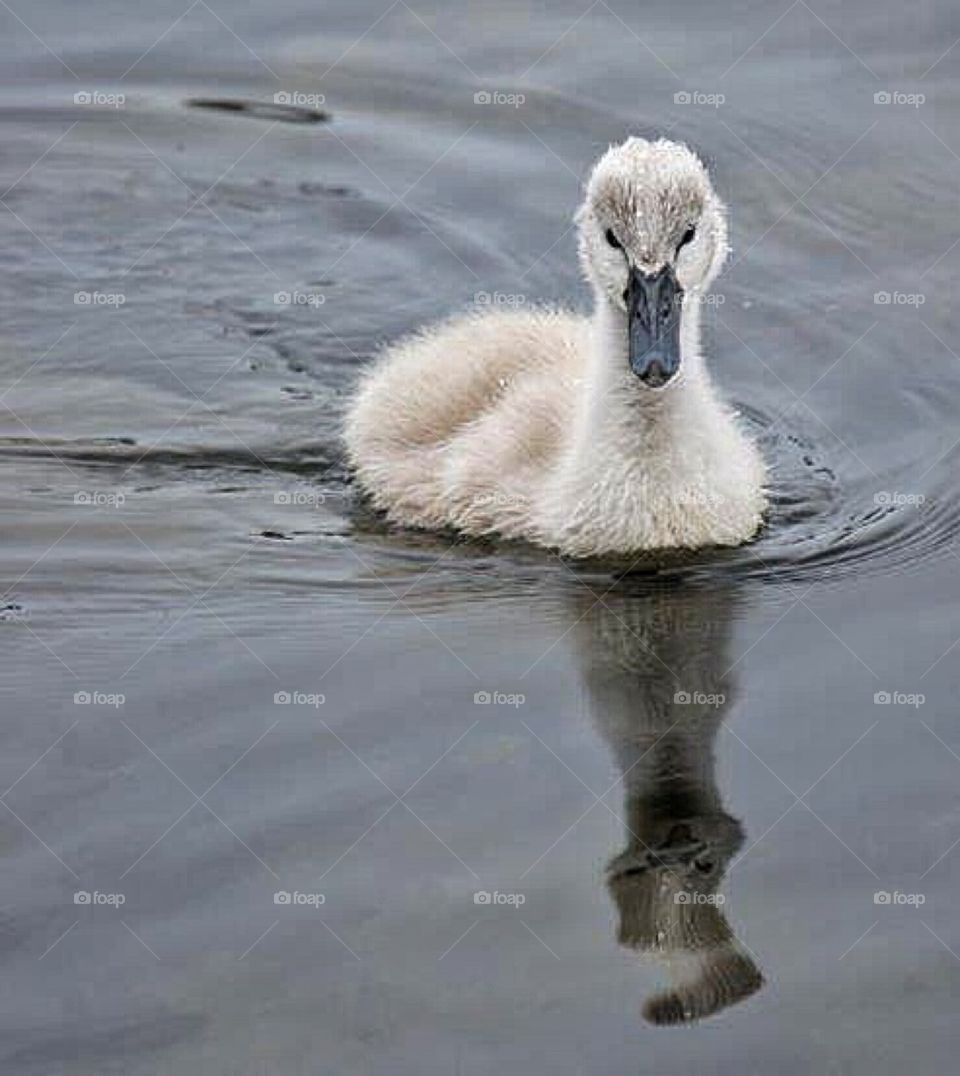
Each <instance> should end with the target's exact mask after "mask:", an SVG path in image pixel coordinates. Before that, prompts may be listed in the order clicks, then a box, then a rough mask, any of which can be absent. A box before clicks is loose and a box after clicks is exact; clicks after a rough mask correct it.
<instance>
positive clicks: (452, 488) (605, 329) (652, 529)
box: [346, 138, 766, 557]
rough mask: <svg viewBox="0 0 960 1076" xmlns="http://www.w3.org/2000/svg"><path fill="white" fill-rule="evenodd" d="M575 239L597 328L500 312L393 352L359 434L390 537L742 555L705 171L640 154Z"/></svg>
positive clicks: (720, 245)
mask: <svg viewBox="0 0 960 1076" xmlns="http://www.w3.org/2000/svg"><path fill="white" fill-rule="evenodd" d="M577 223H578V226H579V247H580V261H581V264H582V268H583V271H584V273H585V275H586V278H587V280H588V281H589V283H590V285H591V288H592V290H593V294H594V310H593V315H592V316H591V317H589V318H585V317H582V316H578V315H575V314H572V313H568V312H565V311H557V310H552V309H546V308H540V309H529V310H509V311H508V310H501V309H497V308H492V309H488V310H486V311H485V312H484V313H482V314H473V315H460V316H457V317H454V318H452V319H450V320H448V321H446V322H443V323H441V324H440V325H437V326H435V327H432V328H429V329H426V330H424V331H422V332H420V333H419V334H417V335H415V336H412V337H410V338H408V339H407V340H405V341H401V342H400V343H399V344H396V345H394V346H392V347H391V348H389V349H388V350H387V351H386V353H385V354H384V355H383V356H382V358H381V359H380V361H379V362H378V363H377V364H375V365H374V367H373V369H372V370H371V371H370V373H368V374H367V376H366V377H365V379H364V380H363V382H362V384H361V386H360V389H359V392H358V394H357V396H356V397H355V399H354V401H353V403H352V405H351V408H350V411H349V414H348V416H347V423H346V444H347V450H348V454H349V458H350V462H351V465H352V467H353V469H354V471H355V472H356V475H357V478H358V480H359V483H360V485H361V486H362V487H363V488H364V489H365V490H366V491H367V492H368V493H369V495H370V497H371V499H372V501H373V504H374V505H375V506H376V507H377V508H379V509H382V510H384V511H385V512H386V514H387V517H388V518H389V519H390V520H391V521H393V522H395V523H399V524H403V525H406V526H413V527H421V528H427V529H430V528H443V527H454V528H456V529H457V530H459V531H460V532H462V533H464V534H468V535H485V534H499V535H502V536H503V537H506V538H522V539H526V540H528V541H532V542H536V543H539V544H540V545H543V546H547V547H550V548H553V549H556V550H559V551H560V552H561V553H564V554H567V555H570V556H581V557H585V556H596V555H601V554H617V553H620V554H622V553H629V552H633V551H640V550H648V549H664V548H696V547H699V546H707V545H737V544H739V543H741V542H744V541H746V540H747V539H749V538H750V537H751V536H752V535H753V534H755V533H756V531H757V529H758V527H759V526H760V523H761V520H762V517H763V512H764V508H765V506H766V499H765V496H764V489H763V487H764V477H765V471H764V465H763V460H762V458H761V456H760V454H759V452H758V450H757V448H756V446H755V445H754V444H753V443H752V441H751V440H750V439H749V438H748V437H747V436H746V435H745V433H744V432H743V431H742V430H740V429H739V428H738V425H737V422H736V416H735V414H734V413H733V412H732V411H730V410H729V409H728V408H727V407H725V406H724V405H723V404H722V403H721V402H720V400H719V399H718V398H717V396H716V393H715V390H714V387H713V385H712V383H711V381H710V378H709V376H708V374H707V371H706V369H705V367H704V362H703V358H702V356H701V350H700V302H699V300H700V297H701V295H702V293H703V292H704V290H705V289H706V288H707V287H709V285H710V283H711V281H712V280H713V279H714V277H715V276H716V274H717V272H718V270H719V269H720V266H721V265H722V263H723V260H724V258H725V257H726V254H727V229H726V219H725V211H724V207H723V204H722V203H721V201H720V199H719V198H718V197H717V195H716V194H715V193H714V190H713V187H712V186H711V183H710V179H709V177H708V175H707V172H706V169H705V168H704V166H703V164H702V163H701V162H700V160H699V159H698V158H697V157H696V155H695V154H694V153H693V152H691V150H690V149H688V148H687V147H686V146H684V145H681V144H680V143H677V142H668V141H665V140H660V141H656V142H648V141H646V140H644V139H641V138H629V139H627V141H625V142H624V143H622V144H621V145H618V146H612V147H611V148H610V149H609V150H608V151H607V152H606V153H605V154H604V155H603V156H602V157H601V158H600V160H599V161H598V162H597V164H596V166H595V167H594V169H593V173H592V175H591V176H590V179H589V182H588V184H587V190H586V198H585V200H584V203H583V205H582V206H581V207H580V210H579V212H578V215H577Z"/></svg>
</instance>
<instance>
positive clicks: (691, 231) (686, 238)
mask: <svg viewBox="0 0 960 1076" xmlns="http://www.w3.org/2000/svg"><path fill="white" fill-rule="evenodd" d="M696 235H697V229H696V227H695V226H694V225H693V224H691V225H690V227H689V228H688V229H687V230H686V231H685V232H684V233H683V235H682V236H681V238H680V242H679V243H677V253H678V254H679V253H680V251H681V250H682V249H683V248H684V247H685V246H686V245H687V243H692V242H693V240H694V239H695V238H696Z"/></svg>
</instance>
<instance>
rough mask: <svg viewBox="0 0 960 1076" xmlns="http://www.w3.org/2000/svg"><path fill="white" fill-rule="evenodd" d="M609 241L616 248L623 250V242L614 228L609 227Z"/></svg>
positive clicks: (607, 232) (607, 233) (607, 234)
mask: <svg viewBox="0 0 960 1076" xmlns="http://www.w3.org/2000/svg"><path fill="white" fill-rule="evenodd" d="M606 238H607V242H608V243H609V244H610V246H612V247H613V249H614V250H623V243H621V242H620V240H619V239H618V238H617V237H616V236H615V235H614V234H613V229H612V228H608V229H607V231H606Z"/></svg>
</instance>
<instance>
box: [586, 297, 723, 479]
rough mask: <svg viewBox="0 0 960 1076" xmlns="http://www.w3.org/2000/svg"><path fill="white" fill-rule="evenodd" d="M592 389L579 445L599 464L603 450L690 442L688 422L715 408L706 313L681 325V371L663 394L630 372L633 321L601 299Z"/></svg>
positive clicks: (688, 310) (693, 309)
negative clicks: (706, 359)
mask: <svg viewBox="0 0 960 1076" xmlns="http://www.w3.org/2000/svg"><path fill="white" fill-rule="evenodd" d="M587 378H588V384H587V386H586V392H585V393H584V396H583V398H582V401H581V411H580V416H579V423H578V431H577V433H578V438H577V439H578V442H579V448H580V450H581V451H582V452H584V453H586V454H588V455H589V456H591V457H594V458H596V455H597V451H598V448H602V447H613V446H615V447H616V448H617V449H618V450H619V451H620V452H628V453H632V452H634V451H641V450H642V448H643V447H644V446H646V447H649V446H650V443H651V439H652V440H653V441H654V442H655V443H657V444H658V446H659V447H660V448H661V450H662V449H664V448H666V446H667V444H668V443H669V442H670V441H672V440H673V439H674V438H676V437H682V436H684V425H685V421H684V420H685V419H687V418H689V417H692V415H693V413H695V412H696V411H697V410H698V409H700V408H702V407H704V406H709V404H710V403H711V402H712V389H711V386H710V383H709V378H708V376H707V373H706V370H705V369H704V365H703V360H702V357H701V351H700V311H699V307H698V305H696V304H692V303H691V304H690V305H689V306H687V307H685V308H684V310H683V312H682V314H681V321H680V369H679V370H678V372H677V374H676V375H675V376H674V378H673V379H672V380H671V381H670V382H669V383H668V384H667V385H666V386H664V387H663V388H661V389H651V388H649V387H648V386H647V385H645V384H644V383H643V382H642V381H640V380H639V378H637V377H636V376H635V375H634V374H633V372H632V371H631V369H630V363H629V357H628V353H627V315H626V313H625V312H624V311H623V310H620V309H618V308H616V307H614V306H612V305H611V304H610V303H609V302H608V301H607V299H606V298H605V297H604V298H599V299H598V301H597V305H596V308H595V310H594V315H593V319H592V322H591V331H590V355H589V360H588V375H587Z"/></svg>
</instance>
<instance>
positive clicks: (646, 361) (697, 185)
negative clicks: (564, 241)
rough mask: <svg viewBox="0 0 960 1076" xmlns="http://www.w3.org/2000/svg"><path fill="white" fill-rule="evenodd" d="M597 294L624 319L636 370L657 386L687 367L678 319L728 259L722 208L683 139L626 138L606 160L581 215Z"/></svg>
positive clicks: (584, 258)
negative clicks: (683, 361)
mask: <svg viewBox="0 0 960 1076" xmlns="http://www.w3.org/2000/svg"><path fill="white" fill-rule="evenodd" d="M577 220H578V224H579V227H580V258H581V262H582V264H583V268H584V271H585V273H586V275H587V279H588V280H589V281H590V283H591V284H592V285H593V288H594V291H595V292H596V294H597V297H598V299H599V300H601V301H605V302H607V303H608V304H609V305H610V306H612V307H613V308H614V309H615V310H619V311H621V312H622V314H623V315H624V322H625V334H626V345H627V351H628V355H629V362H630V368H631V369H632V370H633V372H634V373H635V374H636V375H637V377H638V378H640V379H641V381H643V382H644V383H645V384H647V385H649V386H650V387H652V388H659V387H660V386H662V385H665V384H666V383H667V382H668V381H669V380H670V379H671V378H672V377H673V375H674V374H675V373H676V372H677V370H678V369H679V368H680V314H681V309H682V307H683V305H684V304H689V303H691V302H696V301H697V300H698V299H699V296H700V293H701V292H703V291H704V290H705V289H706V288H707V287H708V286H709V284H710V282H711V281H712V280H713V278H714V277H715V276H716V274H717V272H718V271H719V269H720V266H721V265H722V264H723V260H724V258H725V257H726V254H727V225H726V217H725V212H724V207H723V203H722V202H721V201H720V199H719V198H718V197H717V195H716V194H715V193H714V190H713V186H712V185H711V183H710V177H709V176H708V175H707V170H706V168H705V167H704V166H703V163H702V162H701V161H700V159H699V157H697V155H696V154H695V153H693V151H692V150H690V149H689V148H688V147H687V146H684V145H682V144H681V143H679V142H667V141H665V140H663V139H661V140H659V141H657V142H648V141H646V140H645V139H642V138H628V139H627V140H626V142H623V143H621V144H620V145H619V146H611V147H610V149H608V150H607V152H606V153H605V154H604V155H603V156H602V157H601V158H600V160H599V161H598V162H597V164H596V166H595V167H594V169H593V173H592V174H591V176H590V179H589V182H588V183H587V193H586V199H585V200H584V203H583V205H582V207H581V209H580V212H579V214H578V218H577Z"/></svg>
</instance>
